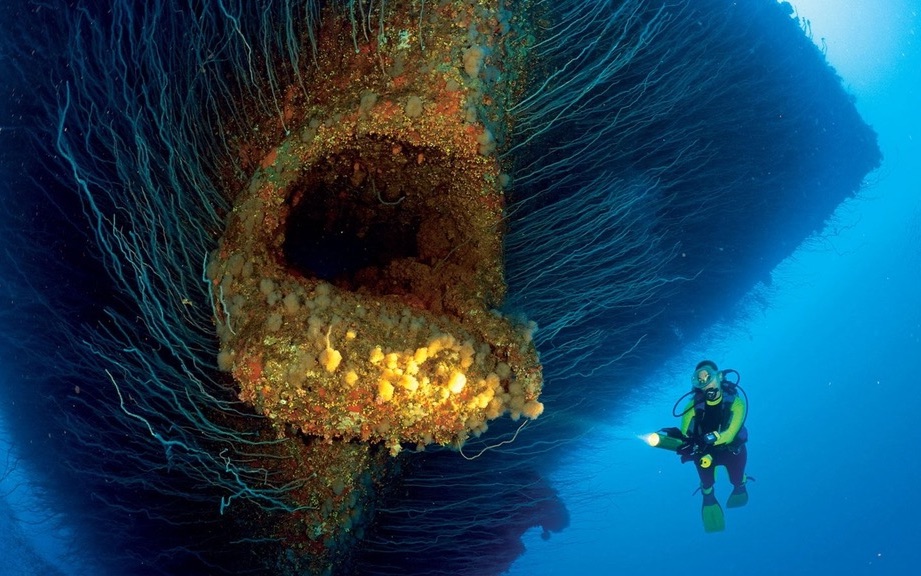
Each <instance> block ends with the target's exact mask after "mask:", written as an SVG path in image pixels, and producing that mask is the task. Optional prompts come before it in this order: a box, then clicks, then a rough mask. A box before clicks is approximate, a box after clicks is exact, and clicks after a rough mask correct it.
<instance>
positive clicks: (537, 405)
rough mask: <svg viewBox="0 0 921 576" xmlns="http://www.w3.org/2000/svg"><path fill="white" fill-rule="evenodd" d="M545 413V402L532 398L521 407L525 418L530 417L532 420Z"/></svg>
mask: <svg viewBox="0 0 921 576" xmlns="http://www.w3.org/2000/svg"><path fill="white" fill-rule="evenodd" d="M543 413H544V404H543V403H542V402H538V401H537V400H531V401H529V402H525V405H524V406H522V408H521V414H522V415H523V416H524V417H525V418H530V419H532V420H533V419H534V418H537V417H538V416H540V415H541V414H543Z"/></svg>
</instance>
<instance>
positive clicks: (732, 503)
mask: <svg viewBox="0 0 921 576" xmlns="http://www.w3.org/2000/svg"><path fill="white" fill-rule="evenodd" d="M746 504H748V490H747V489H746V488H745V484H742V485H740V486H736V487H735V488H733V489H732V494H730V495H729V498H727V499H726V508H741V507H742V506H745V505H746Z"/></svg>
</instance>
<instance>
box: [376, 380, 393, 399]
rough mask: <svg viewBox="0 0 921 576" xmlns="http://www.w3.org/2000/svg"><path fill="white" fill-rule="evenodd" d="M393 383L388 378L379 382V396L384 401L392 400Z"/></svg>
mask: <svg viewBox="0 0 921 576" xmlns="http://www.w3.org/2000/svg"><path fill="white" fill-rule="evenodd" d="M393 391H394V387H393V384H391V383H390V382H387V381H386V380H381V381H380V382H378V384H377V397H378V399H379V400H381V401H382V402H390V401H391V400H393Z"/></svg>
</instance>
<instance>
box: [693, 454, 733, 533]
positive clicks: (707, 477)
mask: <svg viewBox="0 0 921 576" xmlns="http://www.w3.org/2000/svg"><path fill="white" fill-rule="evenodd" d="M695 466H696V467H697V475H698V476H699V477H700V492H701V494H703V497H704V501H703V504H702V506H701V509H700V514H701V518H702V520H703V523H704V530H705V531H707V532H720V531H722V530H723V529H724V528H725V527H726V522H725V519H724V518H723V509H722V507H720V503H719V502H717V500H716V493H715V491H714V489H713V483H714V480H715V477H714V474H713V469H714V468H715V465H712V464H711V465H710V466H707V467H706V468H704V467H702V466H701V465H700V464H699V463H696V464H695Z"/></svg>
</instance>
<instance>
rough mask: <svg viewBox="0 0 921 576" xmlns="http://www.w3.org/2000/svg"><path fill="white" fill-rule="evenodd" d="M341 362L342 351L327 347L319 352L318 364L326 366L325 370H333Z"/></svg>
mask: <svg viewBox="0 0 921 576" xmlns="http://www.w3.org/2000/svg"><path fill="white" fill-rule="evenodd" d="M340 362H342V353H341V352H339V351H338V350H334V349H332V348H327V349H325V350H323V351H322V352H320V364H322V365H323V368H326V371H327V372H335V371H336V368H338V367H339V363H340Z"/></svg>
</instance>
